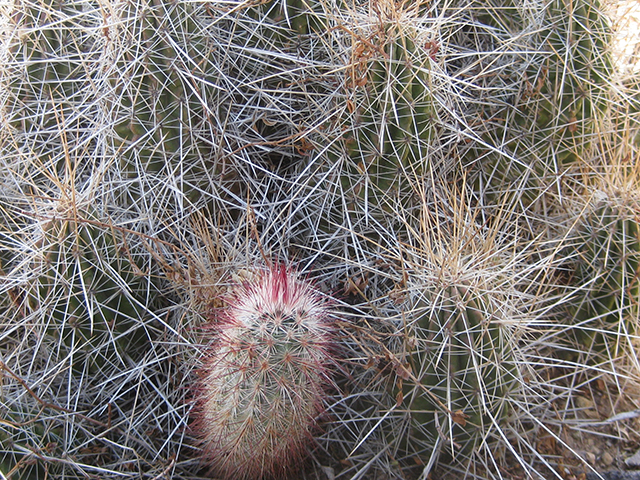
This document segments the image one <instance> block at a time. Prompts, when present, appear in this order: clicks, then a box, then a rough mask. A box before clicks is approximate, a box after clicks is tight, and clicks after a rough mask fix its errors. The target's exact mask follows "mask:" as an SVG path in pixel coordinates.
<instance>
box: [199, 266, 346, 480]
mask: <svg viewBox="0 0 640 480" xmlns="http://www.w3.org/2000/svg"><path fill="white" fill-rule="evenodd" d="M210 328H211V332H212V333H213V335H214V339H213V344H212V346H211V349H210V351H209V356H208V358H207V359H206V360H205V364H204V367H203V368H202V372H201V379H200V381H199V386H198V387H197V390H196V395H197V415H196V420H195V423H194V428H195V430H196V432H197V433H198V435H199V437H200V438H201V440H202V444H203V448H204V451H205V459H206V460H205V461H206V463H208V464H209V466H210V467H211V469H212V470H213V472H215V473H216V474H217V475H220V476H222V477H223V478H237V479H251V478H262V477H263V476H276V477H282V476H284V475H286V474H288V473H290V472H291V471H294V470H296V469H297V468H299V466H300V462H301V461H302V460H303V459H304V457H305V456H306V453H307V448H308V447H309V445H310V443H311V439H312V434H313V432H314V430H315V429H316V428H317V421H318V416H319V415H320V414H321V413H322V410H323V399H324V396H325V392H326V389H327V387H328V386H330V385H331V369H332V368H333V364H334V362H335V357H334V355H335V353H334V350H335V345H334V340H333V327H332V324H331V320H330V316H329V310H328V304H327V303H326V302H325V301H324V300H323V299H322V297H321V296H320V295H319V293H317V292H315V291H314V290H313V288H312V287H311V285H310V284H309V283H308V282H306V281H304V280H302V279H300V278H299V277H298V276H297V274H295V273H294V272H293V271H292V270H290V269H286V268H284V267H280V266H278V267H273V268H271V269H268V270H259V271H256V272H255V273H254V278H253V279H251V280H249V281H247V282H246V283H243V284H240V285H236V286H235V288H234V290H233V292H232V293H231V294H230V295H229V297H228V298H227V299H226V307H225V308H224V310H223V312H222V313H220V314H219V315H218V316H217V317H216V318H214V319H213V320H212V324H211V325H210Z"/></svg>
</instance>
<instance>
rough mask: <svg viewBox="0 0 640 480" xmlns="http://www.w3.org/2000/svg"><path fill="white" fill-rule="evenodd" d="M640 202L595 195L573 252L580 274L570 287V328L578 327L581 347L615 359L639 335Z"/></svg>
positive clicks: (576, 270)
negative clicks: (571, 292)
mask: <svg viewBox="0 0 640 480" xmlns="http://www.w3.org/2000/svg"><path fill="white" fill-rule="evenodd" d="M638 206H639V204H638V202H637V199H634V198H633V197H631V198H627V199H626V200H625V199H624V197H620V196H616V195H615V194H612V195H607V194H606V193H604V192H600V193H599V195H596V196H595V198H594V200H593V201H592V203H591V204H590V205H589V206H588V210H587V211H586V212H585V213H584V214H583V215H582V216H581V218H580V222H579V223H578V225H577V227H576V230H577V235H576V236H575V239H572V240H573V241H572V243H571V244H570V246H569V247H568V248H570V249H571V250H572V251H573V253H572V254H568V257H569V258H575V269H574V271H573V277H572V278H571V281H570V285H572V286H573V288H577V292H575V293H576V295H575V296H574V298H573V299H572V300H571V301H570V302H567V306H568V308H567V313H566V315H567V316H568V317H569V320H568V323H569V324H570V325H575V326H576V327H577V328H576V336H577V339H578V341H579V343H580V344H581V345H582V348H584V349H586V350H587V351H589V352H592V353H594V354H596V355H598V354H605V355H606V357H607V358H615V357H617V356H618V355H620V353H621V352H622V351H624V345H623V343H621V342H622V341H623V339H624V338H630V337H631V336H633V335H637V333H638V328H639V325H638V304H639V303H638V302H639V297H638V295H639V294H640V288H639V286H638V278H639V272H640V270H639V269H640V229H639V228H638V220H639V219H638Z"/></svg>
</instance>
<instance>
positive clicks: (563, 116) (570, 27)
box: [469, 0, 615, 208]
mask: <svg viewBox="0 0 640 480" xmlns="http://www.w3.org/2000/svg"><path fill="white" fill-rule="evenodd" d="M503 3H504V8H505V9H507V10H509V11H510V10H513V8H514V6H515V5H516V4H515V2H510V1H507V2H503ZM602 9H603V6H602V4H601V2H600V1H599V0H578V1H573V2H570V1H565V0H554V1H552V2H549V3H548V4H545V5H544V6H543V7H542V10H540V11H539V12H538V13H537V15H536V12H531V17H532V19H530V20H527V17H526V16H523V15H522V14H520V15H519V16H516V17H519V18H520V19H521V20H520V21H518V22H514V20H513V12H511V14H510V15H506V16H504V17H502V16H500V15H493V16H492V17H491V19H490V20H487V21H490V22H491V23H492V24H494V25H497V26H499V28H501V29H502V30H503V31H505V32H509V31H510V29H513V28H514V25H517V28H519V32H518V33H519V35H520V37H522V38H523V39H524V45H523V46H522V47H521V48H523V49H527V50H529V53H527V54H526V55H525V54H522V56H521V58H519V59H516V60H515V61H514V66H515V68H513V67H510V68H508V69H505V74H506V73H507V71H508V70H510V69H511V70H512V73H511V74H512V75H513V76H514V77H515V78H517V79H522V83H521V85H520V89H519V92H514V94H513V96H512V98H511V99H510V101H509V103H510V104H512V107H511V106H507V105H506V104H505V106H504V107H503V108H502V109H501V112H500V115H497V114H496V113H494V112H491V111H480V112H479V114H480V115H481V116H482V118H484V119H485V120H486V121H487V125H493V127H491V128H490V129H488V130H487V133H485V134H484V135H483V137H482V138H483V141H482V142H481V143H479V144H478V145H477V146H476V147H474V148H472V149H471V151H470V153H469V161H470V162H474V164H475V165H477V166H478V169H479V171H480V172H481V173H480V178H481V180H480V181H479V182H478V184H477V187H476V189H477V190H478V191H479V192H482V193H483V194H485V195H486V198H487V199H489V201H490V202H492V203H499V202H500V201H504V195H508V196H513V195H515V198H516V200H517V199H519V200H521V201H524V203H523V206H524V208H531V205H532V204H540V203H541V202H540V200H541V199H542V198H543V197H547V198H548V197H553V195H554V194H557V193H558V188H560V186H559V180H558V179H559V178H561V176H562V175H564V174H566V172H567V170H568V169H569V168H571V166H572V165H575V164H580V163H584V162H585V161H587V160H588V158H589V155H590V151H591V148H592V146H594V145H595V144H596V143H597V139H598V136H599V135H600V134H601V133H602V130H603V126H604V121H605V119H606V116H607V114H608V112H609V108H610V106H611V104H612V98H613V92H614V90H615V87H614V86H613V83H614V68H613V60H612V54H611V51H610V49H611V37H612V28H611V25H610V22H609V20H608V18H607V16H606V15H605V13H604V12H603V10H602ZM540 15H541V16H542V18H541V20H537V19H536V17H538V18H539V17H540ZM481 17H482V15H481ZM536 22H538V23H539V27H538V28H532V27H531V25H536ZM478 159H480V161H478ZM510 201H512V200H510Z"/></svg>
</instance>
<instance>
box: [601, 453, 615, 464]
mask: <svg viewBox="0 0 640 480" xmlns="http://www.w3.org/2000/svg"><path fill="white" fill-rule="evenodd" d="M600 461H601V462H602V463H603V465H605V466H607V467H610V466H611V465H613V461H614V458H613V455H611V454H610V453H609V452H604V453H603V454H602V457H600Z"/></svg>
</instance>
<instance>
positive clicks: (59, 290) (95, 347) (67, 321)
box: [22, 207, 148, 370]
mask: <svg viewBox="0 0 640 480" xmlns="http://www.w3.org/2000/svg"><path fill="white" fill-rule="evenodd" d="M65 213H66V214H68V215H69V216H68V218H64V215H65ZM36 235H37V236H36V245H37V246H38V249H39V251H38V252H37V253H36V254H35V255H34V256H33V258H32V259H31V262H30V263H29V268H30V269H31V270H32V271H33V272H37V275H34V276H33V278H32V279H31V281H29V282H28V283H27V284H25V285H24V286H23V287H22V288H24V293H25V299H26V305H25V307H26V308H27V311H28V312H31V313H34V314H36V315H38V316H39V317H40V318H41V321H42V322H43V324H44V325H45V326H46V332H47V333H48V334H49V335H51V337H53V338H55V339H57V342H58V347H57V348H59V349H60V348H62V349H63V350H64V349H65V348H66V349H69V350H70V351H72V352H74V356H73V358H74V359H73V361H72V363H73V366H74V367H76V368H79V369H84V368H89V369H91V370H95V369H96V367H99V366H100V365H102V364H103V363H104V362H105V361H113V358H117V357H118V356H119V355H122V354H124V353H125V352H130V351H131V348H132V346H133V345H135V343H136V341H140V340H141V341H143V342H144V341H146V340H147V337H146V335H144V334H141V333H140V332H141V330H140V329H139V327H140V326H141V325H142V323H143V321H144V319H145V318H146V317H147V316H148V312H147V310H146V304H145V292H146V291H147V288H148V286H147V285H145V282H144V279H143V274H142V271H141V269H140V268H139V266H138V265H137V264H136V262H135V259H134V255H132V253H131V251H130V250H129V249H128V248H127V244H126V242H125V241H124V235H123V234H122V232H120V231H118V230H117V229H116V228H114V227H111V226H110V225H108V224H105V223H103V222H101V221H100V219H99V216H97V215H96V214H95V213H93V212H92V209H87V210H85V209H80V208H77V207H76V208H75V209H73V210H72V209H70V210H69V211H68V212H58V217H52V218H51V219H50V220H49V221H46V222H43V224H42V226H41V228H40V229H39V232H37V233H36ZM141 337H142V338H141ZM71 358H72V357H71V356H70V359H71Z"/></svg>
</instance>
